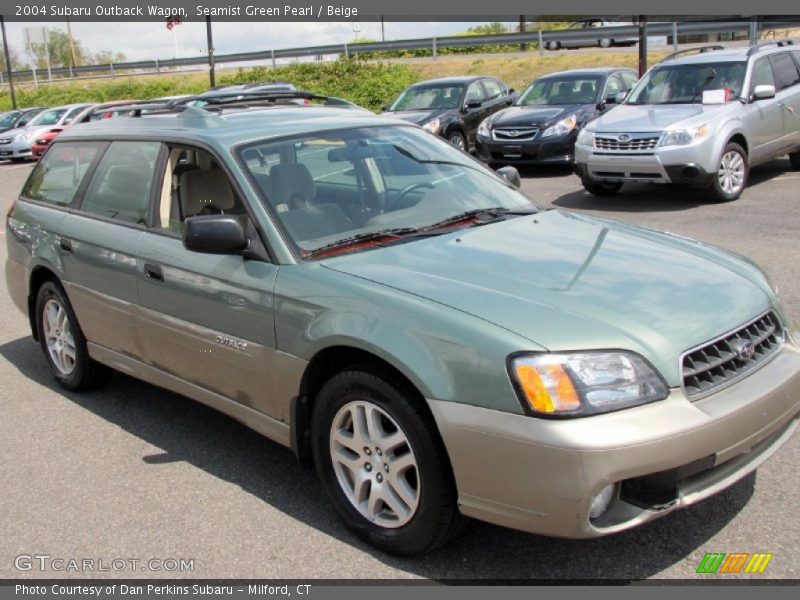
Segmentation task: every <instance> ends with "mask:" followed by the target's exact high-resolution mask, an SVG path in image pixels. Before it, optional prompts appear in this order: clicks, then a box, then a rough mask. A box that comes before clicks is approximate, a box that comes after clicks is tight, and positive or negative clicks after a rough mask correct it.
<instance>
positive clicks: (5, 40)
mask: <svg viewBox="0 0 800 600" xmlns="http://www.w3.org/2000/svg"><path fill="white" fill-rule="evenodd" d="M0 29H2V30H3V51H4V52H5V53H6V73H8V89H9V91H10V92H11V106H12V107H13V108H14V110H17V94H16V92H15V91H14V78H13V77H12V75H11V56H10V55H9V53H8V38H7V37H6V20H5V18H4V17H3V15H0Z"/></svg>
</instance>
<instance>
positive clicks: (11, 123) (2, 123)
mask: <svg viewBox="0 0 800 600" xmlns="http://www.w3.org/2000/svg"><path fill="white" fill-rule="evenodd" d="M42 110H44V109H42V108H23V109H21V110H10V111H8V112H5V113H3V114H2V115H0V134H2V133H5V132H6V131H9V130H11V129H15V128H16V127H25V126H26V125H27V124H28V121H30V120H31V119H32V118H33V117H35V116H36V115H38V114H39V113H40V112H42Z"/></svg>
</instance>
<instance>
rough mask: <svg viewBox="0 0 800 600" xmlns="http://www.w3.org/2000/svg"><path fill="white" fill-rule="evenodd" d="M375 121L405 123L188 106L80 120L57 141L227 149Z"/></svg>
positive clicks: (357, 115) (329, 110) (328, 113)
mask: <svg viewBox="0 0 800 600" xmlns="http://www.w3.org/2000/svg"><path fill="white" fill-rule="evenodd" d="M380 125H402V126H409V123H408V122H407V121H403V120H400V119H394V118H391V117H385V116H381V115H375V114H372V113H369V112H366V111H362V110H354V109H349V108H336V107H328V106H318V105H309V106H298V105H296V104H284V105H280V106H273V107H258V108H250V109H243V110H239V109H228V110H227V111H223V112H222V113H214V112H210V111H206V110H205V109H201V108H196V107H190V108H188V109H186V110H185V111H184V112H179V113H154V114H149V115H143V116H141V117H121V118H118V119H106V120H101V121H94V122H91V123H85V124H82V125H81V126H80V127H71V128H69V129H68V130H66V131H64V133H63V134H62V135H60V136H59V138H58V139H59V140H69V139H81V138H95V139H98V138H99V139H111V140H113V139H133V138H140V139H153V138H156V139H196V140H202V141H207V142H214V143H218V144H220V145H223V146H226V147H231V146H234V145H237V144H240V143H246V142H250V141H257V140H262V139H266V138H274V137H281V136H286V135H295V134H303V133H309V132H315V131H332V130H335V129H343V128H351V127H374V126H380Z"/></svg>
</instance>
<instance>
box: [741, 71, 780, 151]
mask: <svg viewBox="0 0 800 600" xmlns="http://www.w3.org/2000/svg"><path fill="white" fill-rule="evenodd" d="M758 85H772V86H774V85H776V82H775V76H774V74H773V71H772V66H771V65H770V61H769V58H767V57H764V58H759V59H758V60H757V61H756V62H755V64H754V65H753V74H752V75H751V77H750V92H749V94H750V100H751V102H750V103H749V104H747V105H746V106H745V108H746V110H745V117H744V118H745V122H746V128H747V130H748V131H751V132H752V134H751V136H750V142H751V146H752V147H751V148H750V161H751V162H756V161H758V160H761V159H764V158H766V157H769V156H771V155H772V154H774V153H775V151H776V148H777V147H778V146H780V145H781V143H782V140H781V138H782V137H783V114H782V113H783V110H784V109H782V108H781V106H780V101H779V100H778V98H777V96H776V97H775V98H765V99H763V100H756V99H755V98H754V97H753V91H754V90H755V88H756V86H758Z"/></svg>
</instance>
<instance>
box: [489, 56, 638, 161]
mask: <svg viewBox="0 0 800 600" xmlns="http://www.w3.org/2000/svg"><path fill="white" fill-rule="evenodd" d="M636 79H637V75H636V72H635V71H633V70H632V69H622V68H598V69H580V70H573V71H561V72H559V73H552V74H550V75H546V76H544V77H540V78H539V79H537V80H536V81H534V82H533V83H532V84H531V85H529V86H528V88H527V89H526V90H525V91H524V92H522V94H520V96H519V98H517V100H516V101H515V102H514V105H513V106H510V107H508V108H506V109H505V110H501V111H499V112H497V113H495V114H494V115H492V116H490V117H488V118H487V119H485V120H484V121H482V122H481V124H480V126H479V127H478V131H477V143H476V146H475V147H476V154H477V156H478V158H480V159H481V160H483V161H484V162H487V163H489V164H491V165H495V164H509V165H519V164H531V165H535V164H571V163H572V161H573V160H574V156H575V139H576V138H577V136H578V131H579V130H580V128H581V127H583V126H584V125H585V124H586V123H588V122H589V121H591V120H592V119H594V118H595V117H597V116H598V115H600V114H601V113H603V112H605V111H606V110H608V109H609V108H610V107H613V106H614V105H615V103H616V100H617V95H618V94H620V93H621V92H627V91H628V90H630V89H631V88H632V87H633V84H634V83H636Z"/></svg>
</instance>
